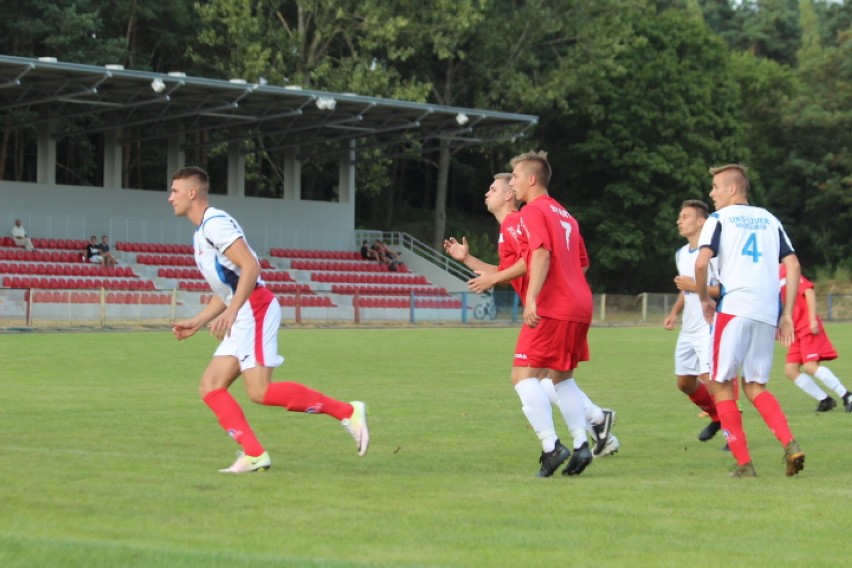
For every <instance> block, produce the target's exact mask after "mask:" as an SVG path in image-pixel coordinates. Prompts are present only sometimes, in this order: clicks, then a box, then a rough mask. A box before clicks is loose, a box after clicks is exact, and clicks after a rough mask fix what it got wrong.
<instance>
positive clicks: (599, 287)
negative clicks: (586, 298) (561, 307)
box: [0, 0, 852, 293]
mask: <svg viewBox="0 0 852 568" xmlns="http://www.w3.org/2000/svg"><path fill="white" fill-rule="evenodd" d="M0 13H3V14H4V18H2V20H0V53H4V54H7V55H18V56H26V57H36V56H43V55H52V56H55V57H58V58H59V60H61V61H67V62H76V63H88V64H96V65H103V64H108V63H122V64H123V65H125V67H126V68H128V69H140V70H151V71H160V72H168V71H172V70H182V71H185V72H186V73H187V74H190V75H196V76H205V77H214V78H221V79H228V78H233V77H241V78H245V79H247V80H249V81H252V82H256V81H259V80H261V79H262V80H263V81H267V82H268V83H269V84H279V85H286V84H298V85H301V86H303V87H305V88H313V89H319V90H331V91H338V92H356V93H359V94H362V95H370V96H380V97H387V98H398V99H404V100H411V101H417V102H429V103H436V104H444V105H454V106H462V107H477V108H486V109H491V110H501V111H506V112H518V113H524V114H535V115H538V116H539V117H540V122H539V125H538V126H537V128H536V130H535V131H534V132H531V133H529V135H528V136H527V137H526V138H524V139H520V140H515V141H507V142H504V143H495V144H489V145H487V146H482V147H477V148H472V149H471V148H469V149H464V150H458V151H456V150H451V149H450V148H449V147H447V146H445V145H440V146H439V147H438V148H437V149H436V150H435V151H432V152H428V153H426V152H422V153H414V152H412V153H410V154H408V155H402V156H393V157H391V156H385V155H382V154H381V153H380V152H379V151H376V150H370V149H369V148H368V149H365V150H363V151H362V152H360V153H359V160H358V165H357V169H358V173H357V175H358V201H357V203H356V216H357V218H356V222H357V224H358V225H359V226H361V227H365V228H374V229H384V230H404V231H407V232H410V233H413V234H414V235H415V236H417V237H419V238H421V239H422V240H424V241H426V242H429V243H432V244H434V245H436V246H437V245H439V243H440V241H441V240H442V239H443V238H444V236H445V235H448V234H455V235H457V236H458V235H462V234H464V235H467V236H468V237H469V238H470V239H471V242H472V243H473V246H474V248H475V249H476V250H475V253H476V254H477V255H479V256H481V257H483V258H486V259H488V258H493V254H494V251H493V248H494V244H493V243H494V235H495V234H496V226H494V224H493V219H492V218H491V217H490V215H489V214H488V213H487V212H486V211H485V210H484V205H483V195H484V193H485V191H486V189H487V187H488V185H489V184H490V182H491V176H492V174H494V173H497V172H500V171H503V170H505V169H506V168H507V167H508V166H507V163H508V160H509V159H510V158H511V157H512V156H513V155H515V154H517V153H520V152H522V151H526V150H530V149H545V150H547V151H548V152H549V154H550V161H551V164H552V166H553V170H554V177H553V180H552V182H551V187H550V189H551V193H552V194H553V195H554V196H555V197H557V198H558V199H559V200H560V201H561V202H562V203H564V204H565V205H566V206H567V207H568V208H569V210H570V211H572V213H573V214H574V215H575V216H576V217H577V218H578V219H579V221H580V223H581V226H582V229H583V232H584V235H585V238H586V240H587V245H588V248H589V253H590V256H591V260H592V268H591V270H590V271H589V278H590V280H591V282H592V285H593V287H594V289H595V291H596V292H611V293H636V292H639V291H644V290H669V289H671V278H672V276H673V274H674V270H675V268H674V264H673V258H672V257H673V252H674V250H675V248H677V247H678V246H680V245H681V244H682V239H680V238H679V237H678V235H677V231H676V228H675V219H676V216H677V213H678V211H679V208H680V203H681V202H682V201H683V200H685V199H691V198H700V199H704V200H705V201H707V200H708V197H707V193H708V191H709V187H710V176H709V174H708V172H707V168H708V167H709V166H711V165H717V164H721V163H727V162H741V163H745V164H747V165H748V166H749V167H750V168H751V171H752V174H753V177H752V185H753V191H752V202H753V203H755V204H758V205H761V206H766V207H768V208H769V209H770V210H772V211H773V212H775V213H776V214H777V215H778V216H779V217H780V218H781V220H782V221H783V222H784V223H785V226H786V228H787V229H788V232H789V234H790V235H791V238H792V239H793V240H794V245H795V246H796V248H797V250H798V252H799V256H800V258H801V260H802V264H803V266H804V270H805V273H806V274H809V275H811V276H819V275H831V274H836V273H839V274H847V275H848V274H849V272H850V271H852V231H851V230H850V216H851V215H852V213H850V211H852V207H850V205H852V66H850V64H849V62H850V61H852V3H850V2H849V1H848V0H845V1H836V0H834V1H831V0H741V1H738V2H732V1H729V0H527V1H523V0H430V1H427V2H412V1H410V0H286V1H282V0H278V1H276V0H173V1H171V2H168V3H163V2H160V1H158V0H67V1H65V2H62V3H56V2H53V1H50V0H0ZM7 120H10V117H9V116H6V117H3V119H2V122H0V124H2V123H4V122H5V121H7ZM2 136H3V138H2V141H1V142H0V179H16V176H17V177H19V176H20V175H21V173H20V171H19V166H20V164H21V161H22V160H21V155H22V153H23V152H25V151H26V148H24V147H23V145H22V144H21V143H20V137H21V133H20V132H18V131H11V130H10V129H3V135H2ZM92 144H93V149H92V151H91V152H88V151H87V149H86V148H85V146H82V147H81V146H80V145H74V147H73V149H72V148H71V147H68V148H64V147H60V149H59V151H60V152H75V153H76V154H75V155H74V156H66V157H65V159H64V162H63V163H71V164H73V168H70V169H72V170H73V175H74V176H76V178H77V179H78V181H77V182H78V183H81V184H86V183H87V179H89V178H90V177H91V175H92V171H93V170H94V168H95V166H94V163H95V161H96V157H95V154H96V152H95V151H94V144H95V143H94V142H93V143H92ZM255 150H256V151H255V152H253V153H252V156H253V157H254V158H253V159H256V160H257V161H258V164H257V171H258V172H259V173H258V174H257V176H258V178H260V179H258V180H256V182H257V183H258V184H260V185H261V186H262V185H263V184H264V183H265V181H264V179H265V178H266V177H269V176H272V175H274V172H275V168H276V167H277V165H276V164H275V163H274V160H273V159H272V158H270V157H268V156H265V155H264V153H263V151H262V148H260V149H255ZM211 151H215V149H214V150H211ZM128 156H129V157H128V158H127V159H128V160H130V161H131V162H133V161H134V160H135V165H134V164H131V163H128V164H126V166H128V167H127V169H128V170H134V169H135V170H138V171H139V172H144V171H145V168H144V160H145V156H144V152H143V151H139V152H137V153H136V154H135V155H134V154H133V153H129V154H128ZM70 158H73V160H71V159H70ZM306 162H307V163H306V164H305V166H304V169H303V172H306V173H307V175H309V176H310V175H311V172H312V171H313V172H317V175H320V173H319V172H321V170H322V167H321V164H320V163H319V162H317V163H315V164H313V168H312V163H311V159H310V158H308V159H307V160H306ZM131 165H132V166H133V167H130V166H131ZM16 168H18V169H16ZM68 175H71V174H68ZM838 271H839V272H838Z"/></svg>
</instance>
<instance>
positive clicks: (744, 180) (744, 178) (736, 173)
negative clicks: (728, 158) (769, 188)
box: [709, 164, 750, 193]
mask: <svg viewBox="0 0 852 568" xmlns="http://www.w3.org/2000/svg"><path fill="white" fill-rule="evenodd" d="M709 171H710V175H711V176H714V177H715V176H716V175H718V174H722V173H725V172H730V174H729V175H730V176H731V177H728V179H729V180H730V181H731V183H733V184H734V185H736V186H737V189H741V190H742V191H743V193H747V192H748V189H749V185H750V184H749V181H748V168H747V167H746V166H745V165H743V164H725V165H724V166H713V167H711V168H710V169H709Z"/></svg>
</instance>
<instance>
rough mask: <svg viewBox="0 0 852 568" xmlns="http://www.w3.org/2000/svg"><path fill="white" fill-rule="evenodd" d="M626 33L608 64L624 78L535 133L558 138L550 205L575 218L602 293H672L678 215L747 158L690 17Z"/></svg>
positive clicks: (648, 20) (725, 77)
mask: <svg viewBox="0 0 852 568" xmlns="http://www.w3.org/2000/svg"><path fill="white" fill-rule="evenodd" d="M633 25H634V31H635V33H636V36H637V37H636V39H635V40H634V41H633V43H632V44H631V45H630V49H626V50H625V51H623V52H622V53H621V55H620V56H619V57H618V58H617V61H618V63H619V64H620V65H621V66H622V67H623V68H624V70H625V71H624V72H623V73H619V74H614V75H613V76H611V77H609V78H608V84H607V85H606V87H604V88H602V89H601V94H600V99H599V102H598V105H597V106H598V107H597V108H593V109H590V110H587V109H584V108H579V109H576V110H575V111H574V113H572V115H570V117H569V118H568V120H565V121H563V120H561V119H558V118H555V119H553V120H548V121H545V124H544V126H543V128H544V129H545V133H544V134H543V136H544V137H546V138H550V139H556V138H557V137H559V136H566V135H567V138H568V139H567V140H566V141H565V143H563V144H562V145H561V146H556V149H557V152H556V155H555V156H554V160H553V163H554V164H555V165H556V167H557V170H556V172H555V177H556V178H557V180H556V181H557V189H556V190H555V191H554V193H556V195H557V197H561V199H562V201H563V203H565V204H566V205H567V206H568V207H569V209H571V210H576V211H575V214H576V215H577V217H578V218H579V220H580V222H581V226H582V227H583V231H584V234H585V235H586V240H587V245H588V247H589V250H590V256H591V259H592V267H591V270H590V279H591V280H592V282H593V284H594V285H595V288H596V290H600V291H611V292H628V291H636V290H660V289H663V290H664V289H669V288H671V283H670V279H671V273H672V270H673V267H672V266H671V265H672V260H671V257H672V254H673V251H674V250H675V247H677V246H678V245H679V244H680V241H681V239H680V238H679V237H678V236H677V233H676V230H675V219H676V216H677V212H678V211H679V208H680V203H681V202H682V201H683V200H684V199H689V198H702V199H705V200H707V193H708V191H709V184H710V178H709V175H708V173H707V168H708V166H710V165H713V164H718V163H724V162H732V161H733V162H739V161H747V160H748V158H749V155H748V152H747V149H746V146H745V143H744V142H745V140H744V132H743V128H742V124H741V115H740V112H739V108H738V103H739V90H738V85H737V83H736V82H735V81H734V80H733V78H732V77H731V76H730V75H729V73H728V68H729V66H730V62H729V56H728V53H727V51H726V50H725V48H724V45H723V44H722V42H721V40H720V39H719V38H717V37H714V36H713V35H712V33H711V32H710V31H709V29H707V27H706V26H705V25H704V23H703V22H701V21H700V20H699V19H696V18H695V17H694V14H692V13H691V12H690V11H688V10H680V9H672V10H665V11H661V12H659V13H654V12H651V11H649V12H647V13H646V14H644V15H643V16H642V17H638V18H636V19H635V21H634V23H633ZM560 164H565V165H566V166H567V167H565V168H561V171H560V168H559V165H560ZM560 193H562V194H563V195H560ZM564 195H567V198H566V197H564Z"/></svg>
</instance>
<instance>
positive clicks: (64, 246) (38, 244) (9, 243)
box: [0, 237, 89, 251]
mask: <svg viewBox="0 0 852 568" xmlns="http://www.w3.org/2000/svg"><path fill="white" fill-rule="evenodd" d="M32 241H33V246H34V247H35V248H37V249H60V250H75V251H81V250H83V249H84V248H86V245H88V244H89V239H43V238H34V239H32ZM0 246H4V247H13V246H15V241H14V240H12V237H2V238H0Z"/></svg>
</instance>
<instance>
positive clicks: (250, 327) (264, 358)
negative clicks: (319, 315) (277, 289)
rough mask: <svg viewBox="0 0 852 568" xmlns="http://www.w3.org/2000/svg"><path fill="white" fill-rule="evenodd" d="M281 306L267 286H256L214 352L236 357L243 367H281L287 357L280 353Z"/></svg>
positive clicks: (216, 355)
mask: <svg viewBox="0 0 852 568" xmlns="http://www.w3.org/2000/svg"><path fill="white" fill-rule="evenodd" d="M280 326H281V306H280V305H279V304H278V300H277V299H276V298H275V296H274V295H273V294H272V293H271V292H269V291H268V290H267V289H265V288H257V289H255V291H254V292H253V293H252V295H251V296H249V299H248V301H246V303H245V304H243V307H242V308H240V311H239V313H238V314H237V320H236V321H235V322H234V325H233V326H232V327H231V333H230V335H228V336H226V337H225V339H223V340H222V343H220V344H219V347H218V349H216V352H215V353H214V354H213V356H214V357H236V358H237V360H238V361H239V363H240V371H245V370H246V369H253V368H254V367H257V366H258V365H260V366H261V367H280V366H281V364H282V363H284V357H282V356H280V355H279V354H278V328H279V327H280Z"/></svg>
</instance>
